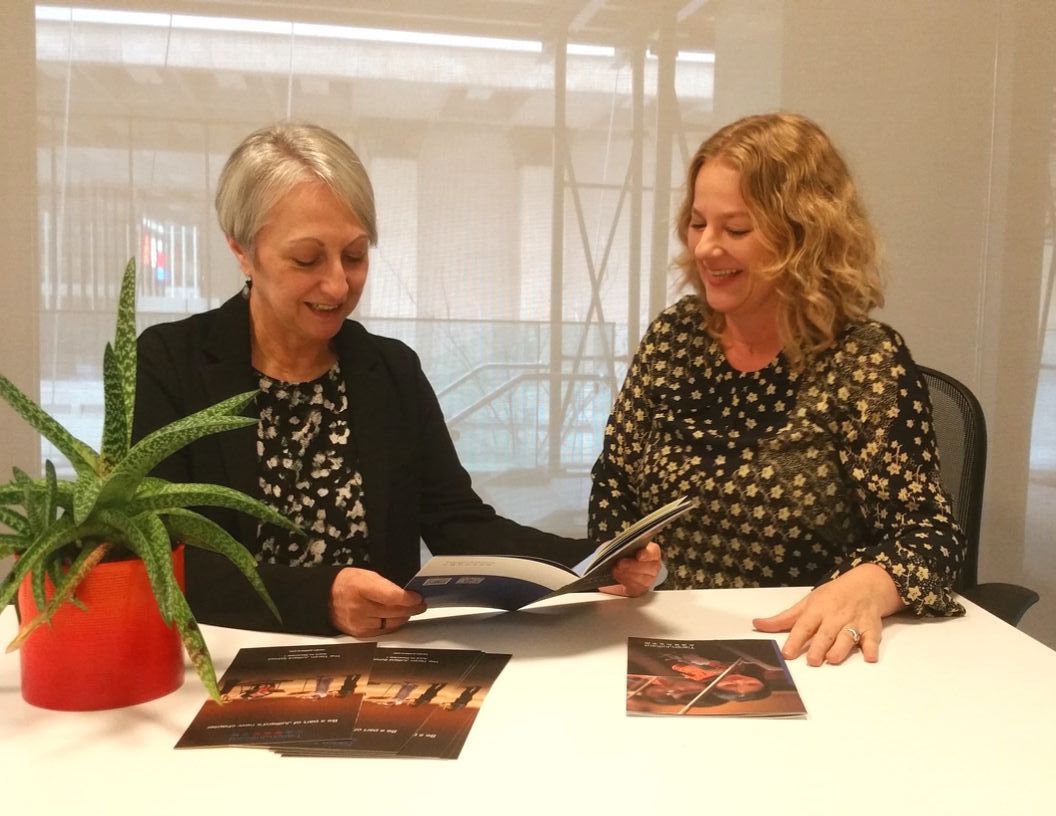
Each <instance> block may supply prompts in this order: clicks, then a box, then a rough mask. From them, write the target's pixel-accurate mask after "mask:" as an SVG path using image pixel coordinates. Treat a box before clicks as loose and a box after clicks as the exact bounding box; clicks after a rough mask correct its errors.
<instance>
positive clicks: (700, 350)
mask: <svg viewBox="0 0 1056 816" xmlns="http://www.w3.org/2000/svg"><path fill="white" fill-rule="evenodd" d="M676 230H677V234H678V237H679V239H680V240H681V242H682V245H683V247H684V250H683V252H682V253H681V254H680V255H679V257H678V258H677V259H676V263H677V265H678V266H679V267H680V268H681V270H682V272H683V274H684V276H685V278H686V280H687V281H688V282H689V283H691V285H692V286H693V288H694V289H695V290H696V291H695V294H693V295H689V296H687V297H684V298H682V299H681V300H680V301H679V302H678V303H676V304H675V305H674V306H671V307H670V308H668V309H666V310H665V311H664V312H662V313H661V314H660V315H659V316H658V317H657V319H656V320H655V321H654V322H653V324H652V325H651V326H650V328H649V330H648V331H647V332H646V335H645V337H644V338H643V340H642V342H641V344H640V346H639V348H638V351H637V353H636V355H635V357H634V360H633V362H632V364H631V367H630V370H629V371H628V374H627V380H626V382H625V383H624V386H623V388H622V390H621V392H620V394H619V396H618V398H617V400H616V403H615V405H614V407H613V412H612V416H611V418H610V420H609V423H608V426H607V428H606V431H605V443H604V447H603V450H602V453H601V456H600V457H599V458H598V461H597V463H596V464H595V466H594V471H593V474H592V475H593V481H594V485H593V490H592V492H591V499H590V518H589V524H590V535H591V538H593V539H596V540H599V541H600V540H605V539H607V538H609V537H611V536H612V535H614V534H615V533H617V532H618V531H619V530H620V529H622V528H623V527H625V526H627V524H629V523H631V522H632V521H634V520H635V519H637V518H639V517H640V516H641V515H642V514H644V513H647V512H649V511H651V510H653V509H655V508H657V507H660V506H662V505H663V504H664V503H666V502H667V501H670V500H671V499H672V498H674V497H676V496H681V495H689V496H691V497H692V498H694V499H695V501H696V507H695V509H694V510H692V511H691V512H689V513H687V514H686V515H684V516H682V517H681V518H680V519H678V520H677V521H676V522H675V523H673V524H672V525H671V526H669V527H668V528H666V529H665V530H664V531H663V532H662V533H660V534H659V536H658V540H659V542H660V543H661V544H662V546H663V552H664V559H665V561H666V563H667V565H668V577H667V580H666V582H665V584H664V588H670V589H685V588H707V587H746V586H799V585H813V586H814V589H813V591H811V592H809V593H808V594H807V595H806V596H805V597H804V598H803V599H802V600H801V601H800V602H799V603H797V604H796V605H795V606H793V607H791V608H789V609H786V610H785V611H783V612H781V613H780V614H778V615H774V616H772V617H769V618H757V619H756V620H755V621H754V622H753V624H754V626H755V627H756V628H757V629H759V630H761V631H766V632H780V631H788V632H789V636H788V638H787V640H786V642H785V645H784V648H783V651H784V654H785V656H786V657H789V658H793V657H797V656H799V655H800V654H802V653H804V652H806V653H807V662H808V663H809V664H811V665H815V666H816V665H820V664H821V663H823V662H828V663H841V662H843V661H844V660H845V659H846V658H847V657H848V656H849V655H850V654H851V653H852V652H853V651H854V649H855V648H858V647H860V648H861V650H862V653H863V655H864V657H865V659H866V660H868V661H870V662H871V661H875V660H877V659H878V657H879V644H880V637H881V633H882V629H883V618H884V617H886V616H888V615H892V614H895V613H896V612H899V611H901V610H903V609H909V610H911V611H912V612H913V613H915V614H917V615H938V616H951V615H958V614H962V613H963V609H962V608H961V607H960V605H959V604H958V603H957V602H956V600H955V599H954V597H953V589H952V585H953V580H954V577H955V576H956V573H957V570H958V568H959V565H960V562H961V558H962V553H963V552H964V540H963V534H962V533H961V531H960V530H959V529H958V527H957V525H956V522H955V521H954V520H953V516H952V511H951V506H950V499H949V496H948V495H947V494H946V492H945V490H944V489H943V487H942V485H941V482H940V480H939V471H938V457H937V454H936V449H935V438H934V434H933V432H932V430H931V416H930V410H931V409H930V401H929V398H928V393H927V388H926V386H925V384H924V382H923V378H922V377H921V375H920V372H919V371H918V369H917V367H916V365H915V364H914V362H913V359H912V357H911V355H910V353H909V350H908V349H907V348H906V346H905V343H904V342H903V341H902V338H901V337H900V336H899V335H898V334H897V333H896V332H895V331H894V330H893V329H891V328H890V327H889V326H886V325H884V324H883V323H879V322H877V321H875V320H872V319H870V317H869V313H870V311H871V310H872V309H873V308H874V307H876V306H879V305H881V304H882V302H883V293H882V286H881V279H880V272H879V263H878V257H877V256H878V249H877V242H876V239H875V237H874V234H873V230H872V228H871V227H870V225H869V222H868V219H867V218H866V215H865V210H864V207H863V206H862V204H861V201H860V199H859V196H858V192H857V190H856V187H855V184H854V181H853V180H852V178H851V175H850V172H849V171H848V168H847V165H846V163H845V162H844V160H843V158H842V157H841V156H840V154H839V152H838V151H837V150H836V148H835V146H834V145H833V144H832V142H831V141H830V139H829V138H828V136H826V134H825V133H824V132H823V131H822V130H821V128H819V127H818V126H817V125H816V124H815V123H814V122H812V121H811V120H809V119H807V118H805V117H803V116H799V115H795V114H788V113H781V114H767V115H760V116H749V117H747V118H744V119H741V120H738V121H737V122H734V123H732V124H730V125H727V126H726V127H724V128H722V129H721V130H719V131H718V132H716V133H715V134H714V135H713V136H711V137H710V138H709V139H707V140H706V141H705V142H704V143H703V144H702V145H701V146H700V148H699V149H698V150H697V152H696V154H695V155H694V157H693V160H692V162H691V164H690V167H689V173H688V179H687V187H686V194H685V198H684V200H683V203H682V206H681V208H680V210H679V213H678V218H677V221H676Z"/></svg>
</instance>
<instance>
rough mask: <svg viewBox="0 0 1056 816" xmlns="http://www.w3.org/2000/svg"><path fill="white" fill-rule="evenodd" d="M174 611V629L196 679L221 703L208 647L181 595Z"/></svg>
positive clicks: (177, 599)
mask: <svg viewBox="0 0 1056 816" xmlns="http://www.w3.org/2000/svg"><path fill="white" fill-rule="evenodd" d="M175 600H176V604H175V609H174V610H173V611H174V613H175V615H174V617H175V618H176V627H177V628H178V629H179V631H180V639H181V640H182V641H183V648H184V649H185V650H186V652H187V657H188V658H189V659H190V661H191V665H192V666H194V670H195V671H196V672H197V673H198V677H199V678H200V679H201V681H202V685H203V686H205V690H206V691H207V692H209V696H210V697H211V698H212V699H213V700H215V701H216V702H218V703H221V702H223V700H221V698H220V688H219V686H218V685H217V682H216V670H215V669H214V668H213V659H212V657H211V656H210V655H209V647H208V646H206V645H205V638H204V637H202V630H201V629H200V628H199V627H198V621H196V620H195V619H194V614H193V613H192V612H191V608H190V606H188V605H187V599H186V598H184V597H183V595H177V596H176V599H175Z"/></svg>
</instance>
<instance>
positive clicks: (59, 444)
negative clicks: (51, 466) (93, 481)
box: [0, 374, 99, 473]
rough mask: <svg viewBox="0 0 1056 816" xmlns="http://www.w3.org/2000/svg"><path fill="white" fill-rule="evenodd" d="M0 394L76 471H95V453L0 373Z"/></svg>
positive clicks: (97, 457) (97, 459) (97, 458)
mask: <svg viewBox="0 0 1056 816" xmlns="http://www.w3.org/2000/svg"><path fill="white" fill-rule="evenodd" d="M0 397H2V398H3V399H4V401H5V402H7V404H8V405H10V406H11V407H12V408H14V409H15V412H16V413H17V414H18V415H19V416H20V417H22V418H23V419H24V420H26V422H28V423H29V424H30V425H31V426H33V428H34V429H35V430H36V431H37V433H39V434H40V435H41V436H43V437H44V438H45V439H47V440H48V441H49V442H51V444H53V445H54V446H55V447H56V448H57V449H58V450H59V451H60V452H61V453H62V454H63V456H65V457H66V458H67V459H69V460H70V464H71V465H73V469H74V470H75V471H77V472H78V473H80V472H81V471H83V470H95V469H96V468H97V467H98V465H99V456H98V455H97V454H96V452H95V451H93V450H92V449H91V448H90V447H88V446H87V445H86V444H84V443H83V442H82V441H81V440H79V439H77V438H76V437H74V435H73V434H71V433H70V432H69V431H67V430H66V429H65V428H64V427H62V425H60V424H59V422H58V421H57V420H56V419H54V418H53V417H52V416H51V415H50V414H48V413H47V412H46V411H45V410H44V409H43V408H41V407H40V406H39V405H37V403H35V402H34V401H33V400H31V399H30V398H29V397H28V396H26V395H25V394H24V393H23V392H22V391H21V390H20V389H19V388H18V386H16V385H15V384H14V383H13V382H11V380H9V379H7V377H5V376H4V375H3V374H0Z"/></svg>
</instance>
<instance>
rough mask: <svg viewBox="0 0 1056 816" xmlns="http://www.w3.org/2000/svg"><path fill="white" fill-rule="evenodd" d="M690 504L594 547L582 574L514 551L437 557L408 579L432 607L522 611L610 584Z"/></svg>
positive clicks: (679, 502) (680, 503) (683, 502)
mask: <svg viewBox="0 0 1056 816" xmlns="http://www.w3.org/2000/svg"><path fill="white" fill-rule="evenodd" d="M692 507H693V502H692V501H690V500H689V499H688V498H685V497H683V498H680V499H676V500H675V501H673V502H671V503H670V504H666V505H664V506H663V507H661V508H660V509H658V510H655V511H653V512H652V513H650V514H649V515H647V516H645V517H644V518H642V519H639V520H638V521H637V522H635V523H634V524H632V525H631V526H630V527H628V528H627V529H625V530H624V531H623V532H622V533H620V534H619V535H618V536H616V537H615V538H613V539H611V540H610V541H607V542H605V543H604V544H602V545H601V546H599V547H598V548H597V550H595V551H594V553H593V554H592V555H591V557H590V559H589V560H588V561H587V563H586V566H585V567H584V568H583V571H582V574H579V573H576V572H574V571H573V570H570V569H569V568H568V567H565V566H562V565H561V564H556V563H554V562H552V561H547V560H545V559H541V558H532V557H530V556H517V555H437V556H434V557H433V558H431V559H430V560H429V561H428V562H427V563H426V564H425V566H423V567H422V568H421V569H420V570H419V571H418V573H417V574H416V575H415V576H414V577H413V578H411V580H410V581H409V582H408V583H407V586H406V588H407V589H409V590H413V591H414V592H417V593H419V594H420V595H421V596H422V597H423V598H424V599H425V602H426V603H427V604H428V605H429V606H431V607H438V606H483V607H488V608H491V609H506V610H513V609H520V608H521V607H522V606H527V605H528V604H530V603H534V602H535V601H539V600H542V599H543V598H549V597H552V596H555V595H562V594H564V593H566V592H586V591H589V590H592V589H598V588H599V587H603V586H608V585H610V584H612V583H613V580H612V568H613V566H614V565H615V564H616V562H617V561H619V560H620V559H621V558H627V557H629V556H632V555H634V554H635V553H636V552H638V550H640V549H641V548H642V547H644V546H645V545H646V544H648V543H649V542H650V541H651V540H652V538H653V536H654V535H656V533H657V532H659V531H660V530H661V529H662V528H664V527H665V526H667V525H668V524H670V523H671V522H672V521H674V520H675V519H676V518H678V517H679V516H681V515H682V514H683V513H685V512H686V511H688V510H689V509H691V508H692Z"/></svg>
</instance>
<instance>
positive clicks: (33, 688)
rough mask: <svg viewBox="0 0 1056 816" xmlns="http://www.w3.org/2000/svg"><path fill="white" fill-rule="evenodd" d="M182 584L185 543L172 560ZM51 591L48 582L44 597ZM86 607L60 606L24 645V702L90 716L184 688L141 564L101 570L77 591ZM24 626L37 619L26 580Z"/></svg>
mask: <svg viewBox="0 0 1056 816" xmlns="http://www.w3.org/2000/svg"><path fill="white" fill-rule="evenodd" d="M172 559H173V568H174V570H175V572H176V580H177V581H178V582H179V585H180V588H181V589H182V588H183V586H184V577H183V545H182V544H181V545H180V546H179V547H177V548H176V549H175V550H174V551H173V554H172ZM52 591H53V587H52V584H51V581H50V579H49V580H48V581H47V597H49V598H50V597H51V594H52ZM76 596H77V598H78V599H80V600H81V601H82V603H83V604H84V606H85V609H83V610H82V609H78V608H77V607H76V606H74V605H73V604H71V603H64V604H63V605H62V607H61V608H60V609H59V610H58V611H57V612H56V613H55V616H54V617H53V618H52V619H51V625H50V626H49V625H48V624H43V625H42V626H38V627H37V629H36V630H35V631H34V632H33V633H32V634H31V635H30V636H29V637H28V638H27V639H26V642H25V643H23V644H22V646H21V648H20V649H19V652H20V653H21V658H22V697H23V698H24V699H25V701H26V702H27V703H30V704H31V705H35V706H39V707H41V708H51V709H56V710H59V711H94V710H97V709H104V708H121V707H123V706H129V705H135V704H136V703H144V702H146V701H147V700H153V699H155V698H157V697H161V696H163V695H165V694H169V693H170V692H173V691H175V690H176V689H178V688H179V687H180V686H181V685H182V684H183V676H184V666H183V644H182V642H181V641H180V637H179V633H178V632H177V630H176V627H175V626H167V625H166V624H165V623H164V622H163V621H162V619H161V614H160V613H159V612H158V605H157V602H156V601H155V600H154V593H153V592H152V590H151V588H150V582H149V580H148V579H147V572H146V569H145V567H144V566H143V562H142V561H140V560H139V559H138V558H137V559H132V560H130V561H111V562H105V563H102V564H98V565H97V566H96V567H94V568H93V569H92V570H91V572H89V573H88V575H87V576H86V577H85V579H84V581H82V582H81V585H80V586H79V587H78V588H77V592H76ZM18 607H19V610H20V611H21V619H22V621H27V620H30V619H31V618H32V617H34V616H35V615H36V614H37V606H36V604H35V603H33V590H32V588H31V585H30V582H29V578H28V577H27V578H26V579H25V580H24V581H22V584H21V586H19V588H18Z"/></svg>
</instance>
